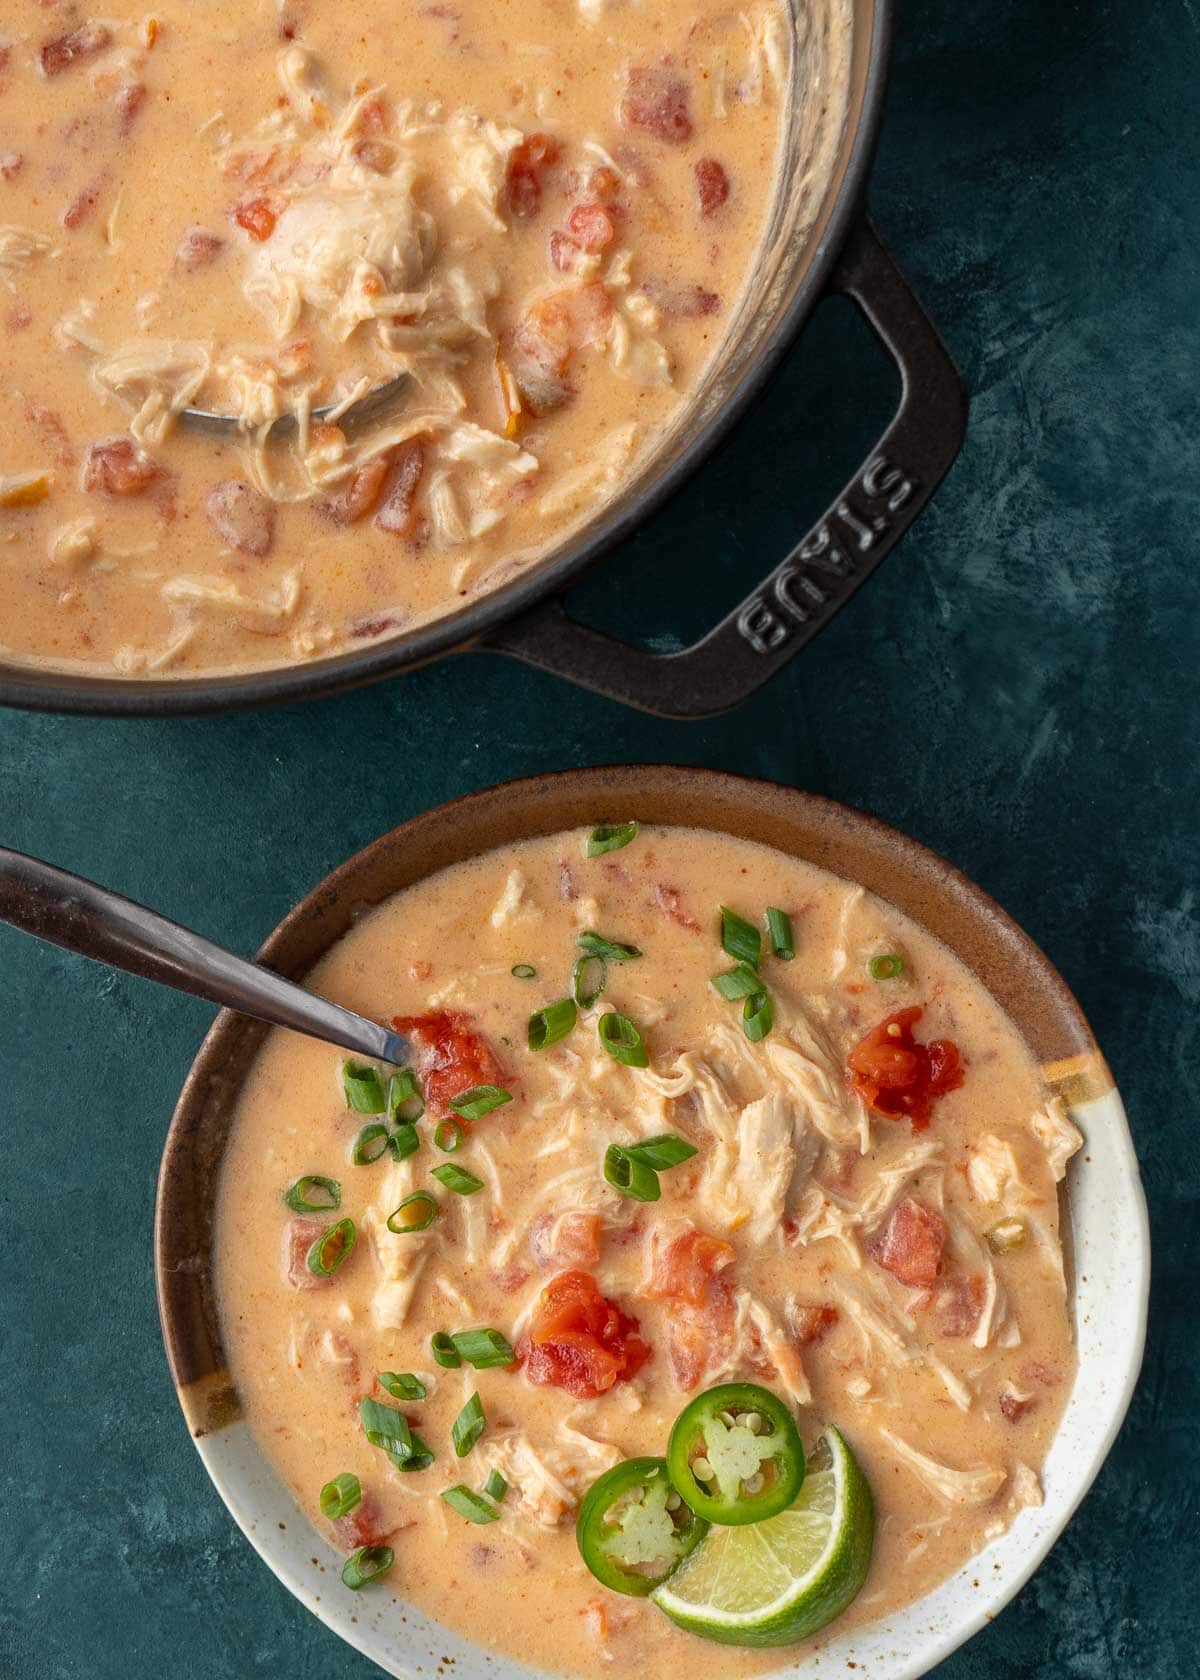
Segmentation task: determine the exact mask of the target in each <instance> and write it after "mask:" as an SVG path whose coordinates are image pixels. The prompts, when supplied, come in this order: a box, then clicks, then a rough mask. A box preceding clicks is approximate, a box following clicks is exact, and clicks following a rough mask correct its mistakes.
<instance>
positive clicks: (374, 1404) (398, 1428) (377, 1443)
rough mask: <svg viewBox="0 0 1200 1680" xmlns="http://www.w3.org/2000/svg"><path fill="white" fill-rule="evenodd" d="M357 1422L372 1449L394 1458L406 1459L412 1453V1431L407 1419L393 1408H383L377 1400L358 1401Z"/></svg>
mask: <svg viewBox="0 0 1200 1680" xmlns="http://www.w3.org/2000/svg"><path fill="white" fill-rule="evenodd" d="M358 1421H359V1422H360V1423H361V1424H362V1427H363V1434H364V1435H365V1436H366V1437H367V1440H368V1441H370V1443H371V1445H372V1446H373V1447H378V1448H379V1449H380V1450H381V1451H382V1452H385V1453H390V1454H393V1455H394V1456H395V1457H396V1458H407V1457H408V1455H409V1454H410V1453H411V1452H412V1430H411V1429H410V1428H409V1427H408V1419H407V1418H406V1417H405V1415H404V1413H403V1412H398V1411H397V1410H396V1408H395V1406H384V1405H383V1404H381V1402H380V1401H378V1400H360V1401H359V1403H358Z"/></svg>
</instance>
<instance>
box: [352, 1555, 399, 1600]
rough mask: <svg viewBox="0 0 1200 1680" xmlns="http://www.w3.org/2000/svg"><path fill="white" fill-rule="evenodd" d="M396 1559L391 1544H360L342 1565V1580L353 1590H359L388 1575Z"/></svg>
mask: <svg viewBox="0 0 1200 1680" xmlns="http://www.w3.org/2000/svg"><path fill="white" fill-rule="evenodd" d="M394 1561H395V1553H394V1552H393V1551H392V1548H391V1547H390V1546H360V1547H359V1548H358V1550H357V1551H356V1552H352V1553H351V1554H350V1556H349V1557H348V1558H347V1559H346V1561H345V1563H344V1564H343V1565H342V1580H343V1582H344V1583H345V1585H346V1586H348V1587H349V1588H350V1590H351V1592H357V1591H358V1590H359V1588H360V1587H365V1586H367V1585H368V1583H369V1582H371V1581H377V1580H378V1579H379V1577H380V1576H381V1575H386V1574H387V1572H388V1570H389V1569H390V1568H391V1567H392V1564H393V1562H394Z"/></svg>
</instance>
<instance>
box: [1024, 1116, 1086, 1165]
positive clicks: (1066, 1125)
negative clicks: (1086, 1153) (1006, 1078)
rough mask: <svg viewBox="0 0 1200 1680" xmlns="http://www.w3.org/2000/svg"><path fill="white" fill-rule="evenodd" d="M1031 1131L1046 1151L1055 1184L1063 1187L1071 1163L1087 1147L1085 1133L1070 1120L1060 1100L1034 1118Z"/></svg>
mask: <svg viewBox="0 0 1200 1680" xmlns="http://www.w3.org/2000/svg"><path fill="white" fill-rule="evenodd" d="M1029 1129H1030V1131H1031V1132H1032V1133H1033V1135H1034V1137H1035V1138H1037V1140H1038V1142H1039V1143H1040V1144H1041V1146H1042V1148H1043V1149H1044V1150H1045V1151H1046V1159H1047V1160H1048V1161H1049V1163H1050V1171H1051V1172H1052V1173H1053V1174H1054V1182H1055V1183H1056V1184H1060V1183H1061V1182H1062V1180H1063V1179H1064V1178H1065V1177H1066V1172H1067V1162H1068V1161H1069V1160H1070V1159H1071V1157H1072V1155H1074V1154H1075V1152H1076V1150H1078V1149H1081V1148H1082V1147H1083V1133H1082V1132H1081V1131H1080V1130H1079V1128H1078V1127H1077V1126H1075V1125H1073V1124H1072V1122H1071V1121H1070V1120H1069V1119H1068V1117H1067V1111H1066V1108H1065V1107H1064V1105H1063V1103H1062V1101H1061V1100H1060V1099H1059V1098H1058V1097H1051V1098H1050V1099H1049V1101H1048V1102H1047V1103H1046V1106H1045V1108H1042V1109H1039V1110H1038V1111H1037V1113H1036V1114H1034V1115H1032V1116H1031V1117H1030V1121H1029Z"/></svg>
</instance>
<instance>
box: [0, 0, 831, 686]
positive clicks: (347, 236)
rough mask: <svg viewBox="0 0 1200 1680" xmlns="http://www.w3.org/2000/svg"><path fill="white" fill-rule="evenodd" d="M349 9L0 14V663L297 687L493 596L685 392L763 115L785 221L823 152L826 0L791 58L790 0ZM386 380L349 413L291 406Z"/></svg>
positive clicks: (643, 446)
mask: <svg viewBox="0 0 1200 1680" xmlns="http://www.w3.org/2000/svg"><path fill="white" fill-rule="evenodd" d="M346 18H347V14H346V11H345V9H344V8H343V7H341V6H337V5H333V4H330V3H324V4H322V3H320V0H279V3H278V4H277V3H276V0H253V3H250V4H244V3H240V0H239V3H238V4H233V3H232V0H209V3H206V4H205V5H203V6H197V5H193V6H183V5H174V4H169V5H166V6H162V7H157V8H154V9H153V10H152V11H149V12H148V11H147V8H146V7H145V6H144V5H142V4H138V5H132V4H129V3H128V0H112V3H111V4H108V5H106V6H105V7H104V8H103V9H102V14H97V15H96V16H94V17H93V16H91V15H89V13H88V11H87V9H86V7H84V6H82V5H77V4H73V3H72V4H68V3H63V4H57V5H51V6H45V5H42V6H38V5H35V4H33V3H32V0H23V3H18V0H5V3H4V4H2V5H0V344H2V345H3V362H4V379H3V382H2V384H0V427H2V429H3V438H4V441H3V445H2V446H0V590H2V591H3V594H4V598H5V614H4V623H3V626H2V627H0V652H3V653H4V654H6V655H8V656H9V657H11V658H15V659H17V660H21V661H40V662H47V663H50V664H56V665H68V666H83V667H88V668H92V669H97V670H108V671H109V672H112V671H116V672H118V673H121V674H124V675H127V676H140V675H164V674H168V675H169V674H178V675H189V674H195V673H197V672H201V671H212V670H229V669H236V668H247V667H254V666H262V665H269V664H278V663H290V662H293V661H296V660H303V659H308V658H314V657H319V656H320V655H321V654H323V653H328V652H332V651H338V650H341V649H344V648H346V647H348V646H354V645H357V644H359V643H361V642H364V641H370V640H373V639H377V638H379V637H381V636H384V635H387V634H390V633H392V632H394V631H395V630H396V629H397V628H400V627H404V626H409V625H413V624H417V623H420V622H422V621H424V620H427V619H429V618H430V617H434V616H437V615H438V614H441V613H444V612H446V611H448V610H450V609H451V608H453V607H455V606H458V605H460V604H461V603H462V602H463V601H464V600H466V599H469V598H470V597H471V596H473V595H477V594H479V593H481V592H485V591H487V590H489V589H491V588H494V587H496V586H497V585H498V584H499V583H501V582H503V581H505V580H506V579H507V578H509V577H511V576H512V575H513V573H514V571H515V570H517V569H518V568H520V567H523V566H525V565H528V564H529V563H531V561H533V560H534V559H535V558H536V557H537V555H538V554H539V553H541V552H543V551H544V550H545V548H546V546H547V545H548V544H550V543H552V542H554V541H555V540H557V539H558V538H560V537H561V536H562V535H563V534H564V532H565V531H566V530H568V529H569V528H570V527H571V526H573V525H575V524H577V523H578V522H579V521H580V519H581V518H583V517H585V516H586V515H587V514H589V513H590V512H592V511H594V509H595V508H596V506H597V505H598V503H600V502H601V501H603V500H604V499H606V498H607V497H609V496H610V495H611V494H612V493H613V491H614V489H615V488H616V487H617V486H618V485H619V483H620V482H621V480H622V479H624V478H625V477H626V476H627V475H628V473H629V471H630V470H631V469H632V467H633V465H634V464H635V463H636V462H637V460H638V459H639V458H640V457H642V456H643V455H644V454H645V452H646V451H647V450H648V449H650V448H652V447H653V445H654V443H655V440H656V439H661V437H662V435H663V433H664V431H665V429H666V428H668V427H669V426H670V424H671V423H672V421H673V419H674V418H677V417H678V414H679V412H680V409H681V405H682V404H683V403H684V402H685V401H686V399H687V397H688V394H689V393H690V392H692V391H694V389H695V387H696V385H697V382H698V380H699V378H700V375H701V371H702V369H703V367H704V365H705V363H706V362H707V361H708V359H709V358H710V356H711V354H712V352H713V350H714V347H715V346H716V345H717V344H718V343H719V342H720V340H721V338H722V336H723V335H724V333H725V330H726V326H727V324H728V322H729V321H730V320H731V318H732V317H733V315H734V313H735V309H736V302H737V298H738V296H739V294H740V292H741V291H742V289H743V285H744V282H745V279H746V276H747V274H748V272H749V271H750V269H751V266H752V262H753V253H754V251H755V248H756V245H757V243H758V241H759V239H760V235H761V232H762V228H763V225H764V222H765V218H766V214H767V211H768V208H769V206H770V202H771V198H772V194H773V190H774V189H773V185H772V183H773V181H774V179H775V174H776V158H777V153H778V149H779V140H780V134H781V131H782V126H783V121H784V116H785V111H786V110H787V107H788V105H789V104H791V105H792V107H793V114H792V120H794V122H795V123H796V124H797V125H798V131H799V133H800V135H801V139H802V145H803V149H804V152H805V154H806V155H807V156H808V158H809V159H810V174H811V191H812V194H813V198H814V204H815V203H816V202H817V200H818V197H819V193H820V190H821V185H822V183H823V181H824V180H825V179H826V178H827V174H828V167H829V160H830V158H831V156H832V148H833V147H834V146H835V145H836V143H837V141H838V138H839V135H840V132H841V127H842V122H843V117H844V105H845V85H844V84H845V64H846V61H847V58H848V52H849V24H848V21H847V16H846V5H845V0H813V3H812V4H811V5H808V6H805V7H802V8H801V12H800V31H799V35H798V36H797V35H796V33H795V32H794V30H793V26H792V22H791V17H790V14H789V12H788V10H787V8H786V6H785V3H784V0H754V4H753V5H751V6H749V7H747V8H745V9H744V10H743V9H740V8H737V7H731V6H729V5H728V0H698V3H697V4H695V5H690V6H688V7H687V8H685V9H678V8H668V9H665V10H664V9H663V8H660V7H657V6H653V5H650V4H648V3H638V0H627V3H623V0H578V4H576V3H575V0H497V3H495V4H488V5H485V4H484V3H483V0H436V3H434V0H388V3H386V4H385V3H383V0H362V3H361V4H359V5H357V6H356V7H355V8H354V14H353V20H354V22H353V28H349V27H347V22H346ZM797 41H798V42H799V44H798V46H797V45H796V42H797ZM794 58H795V61H796V62H795V76H794V77H793V59H794ZM397 374H403V375H405V376H407V380H408V383H407V385H406V386H405V387H404V390H403V391H402V393H401V394H400V396H399V397H398V398H397V400H396V402H395V403H394V404H393V405H392V406H391V407H390V408H389V409H388V410H387V411H386V413H384V414H383V415H380V416H378V417H376V418H375V419H373V420H372V421H370V423H368V424H361V425H354V424H353V423H352V422H351V421H350V420H349V419H348V420H347V422H346V425H345V427H344V428H343V427H342V426H339V425H337V424H336V423H335V421H336V418H337V416H336V415H335V417H334V419H333V420H327V421H324V422H319V421H316V420H310V419H309V418H308V416H309V414H310V411H311V410H313V409H315V408H320V407H321V406H322V405H327V404H331V403H332V404H334V405H338V404H346V403H348V402H350V401H351V400H352V399H353V398H354V397H355V396H356V395H358V396H361V394H362V393H363V392H364V391H367V390H370V389H372V388H374V387H376V386H378V385H380V384H381V383H383V382H385V381H386V380H388V379H389V378H392V377H394V376H396V375H397ZM189 404H190V405H195V406H198V407H201V408H204V409H207V410H210V411H215V412H219V413H223V414H230V413H232V414H236V415H237V416H238V418H239V419H240V421H241V422H242V425H243V428H244V431H243V434H242V436H241V437H240V439H239V438H237V437H234V438H233V439H232V440H225V441H219V440H214V439H213V438H211V437H207V436H204V435H202V434H201V433H199V432H197V431H196V430H195V429H194V428H192V427H191V425H190V423H188V422H186V421H185V422H180V421H179V420H178V419H177V414H178V411H179V410H181V409H182V408H184V407H185V406H187V405H189ZM281 414H283V415H294V414H299V415H300V417H301V421H302V425H301V429H300V431H299V433H298V434H288V435H286V436H284V435H282V434H276V435H275V437H274V439H273V441H271V442H269V443H267V442H264V441H263V440H264V438H265V435H266V430H267V428H268V427H269V425H270V423H271V422H272V420H274V419H275V418H276V417H278V416H279V415H281Z"/></svg>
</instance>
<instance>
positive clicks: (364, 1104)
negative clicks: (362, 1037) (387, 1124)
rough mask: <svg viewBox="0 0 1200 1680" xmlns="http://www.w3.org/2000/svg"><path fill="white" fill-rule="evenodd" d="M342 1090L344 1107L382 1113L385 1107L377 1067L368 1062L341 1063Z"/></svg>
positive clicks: (364, 1111) (369, 1112)
mask: <svg viewBox="0 0 1200 1680" xmlns="http://www.w3.org/2000/svg"><path fill="white" fill-rule="evenodd" d="M342 1090H343V1091H344V1092H345V1093H346V1107H347V1108H353V1109H356V1110H357V1111H358V1113H359V1114H382V1113H383V1111H384V1108H385V1107H386V1102H385V1100H384V1095H383V1080H382V1079H380V1077H379V1069H378V1068H374V1067H372V1066H371V1065H370V1063H369V1062H343V1063H342Z"/></svg>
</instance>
